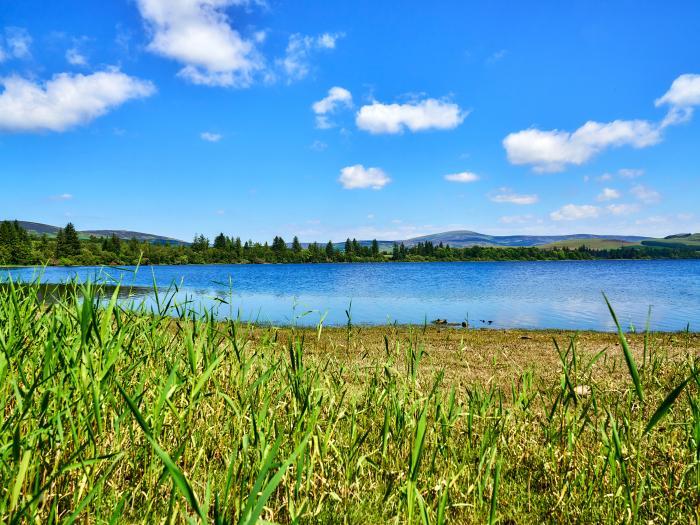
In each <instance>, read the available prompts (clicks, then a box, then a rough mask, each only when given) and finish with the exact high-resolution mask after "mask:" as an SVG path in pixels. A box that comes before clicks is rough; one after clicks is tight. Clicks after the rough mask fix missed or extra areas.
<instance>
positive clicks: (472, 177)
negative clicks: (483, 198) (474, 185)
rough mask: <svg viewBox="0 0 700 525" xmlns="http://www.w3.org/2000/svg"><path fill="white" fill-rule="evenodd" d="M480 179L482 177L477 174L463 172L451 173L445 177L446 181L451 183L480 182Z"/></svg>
mask: <svg viewBox="0 0 700 525" xmlns="http://www.w3.org/2000/svg"><path fill="white" fill-rule="evenodd" d="M479 178H480V177H479V176H478V175H477V174H476V173H472V172H471V171H462V172H459V173H450V174H449V175H445V180H447V181H450V182H462V183H467V182H476V181H478V180H479Z"/></svg>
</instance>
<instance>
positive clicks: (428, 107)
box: [355, 98, 468, 134]
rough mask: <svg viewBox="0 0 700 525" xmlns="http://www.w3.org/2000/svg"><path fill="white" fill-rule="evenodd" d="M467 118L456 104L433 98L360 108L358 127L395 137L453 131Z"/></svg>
mask: <svg viewBox="0 0 700 525" xmlns="http://www.w3.org/2000/svg"><path fill="white" fill-rule="evenodd" d="M467 114H468V112H466V111H463V110H462V109H461V108H460V107H459V106H458V105H457V104H454V103H452V102H448V101H444V100H437V99H434V98H428V99H425V100H423V101H418V102H413V103H407V104H382V103H381V102H373V103H372V104H369V105H366V106H362V107H361V108H360V111H359V112H358V113H357V116H356V118H355V123H356V124H357V127H358V128H360V129H362V130H365V131H368V132H370V133H374V134H379V133H391V134H395V133H402V132H403V131H404V130H406V129H408V130H409V131H413V132H416V131H427V130H430V129H440V130H444V129H454V128H456V127H457V126H459V125H460V124H461V123H462V122H463V121H464V119H465V118H466V116H467Z"/></svg>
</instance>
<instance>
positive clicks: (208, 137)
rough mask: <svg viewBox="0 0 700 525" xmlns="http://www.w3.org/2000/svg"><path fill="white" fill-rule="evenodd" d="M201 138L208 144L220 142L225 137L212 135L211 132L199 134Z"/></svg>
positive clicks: (216, 134)
mask: <svg viewBox="0 0 700 525" xmlns="http://www.w3.org/2000/svg"><path fill="white" fill-rule="evenodd" d="M199 137H200V138H201V139H202V140H205V141H207V142H219V141H220V140H221V139H222V138H223V135H221V134H219V133H212V132H211V131H203V132H202V133H200V134H199Z"/></svg>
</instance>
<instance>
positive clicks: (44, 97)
mask: <svg viewBox="0 0 700 525" xmlns="http://www.w3.org/2000/svg"><path fill="white" fill-rule="evenodd" d="M0 85H2V86H3V87H4V91H3V92H2V93H0V131H9V132H38V131H65V130H67V129H69V128H72V127H74V126H77V125H80V124H85V123H87V122H90V121H92V120H94V119H96V118H97V117H100V116H102V115H104V114H105V113H107V112H108V111H110V110H111V109H113V108H115V107H117V106H119V105H121V104H123V103H124V102H126V101H128V100H131V99H136V98H144V97H148V96H150V95H152V94H153V93H155V91H156V90H155V87H154V86H153V84H152V83H151V82H149V81H145V80H140V79H138V78H134V77H130V76H128V75H126V74H124V73H122V72H120V71H117V70H111V71H100V72H97V73H92V74H90V75H71V74H68V73H61V74H58V75H55V76H54V77H53V78H52V79H51V80H49V81H47V82H44V83H37V82H33V81H31V80H27V79H24V78H21V77H18V76H12V77H6V78H0Z"/></svg>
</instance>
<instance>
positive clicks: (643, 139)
mask: <svg viewBox="0 0 700 525" xmlns="http://www.w3.org/2000/svg"><path fill="white" fill-rule="evenodd" d="M655 105H656V106H657V107H660V106H670V108H669V110H668V113H667V114H666V116H665V117H664V118H663V119H662V120H661V122H658V123H656V122H650V121H648V120H614V121H612V122H595V121H588V122H586V123H585V124H584V125H583V126H581V127H580V128H578V129H577V130H575V131H573V132H570V131H563V130H557V129H554V130H547V131H543V130H540V129H537V128H531V129H526V130H522V131H518V132H515V133H510V134H509V135H508V136H506V138H505V139H503V147H504V148H505V149H506V153H507V155H508V160H509V161H510V162H511V163H512V164H528V165H531V166H533V167H534V169H535V170H536V171H541V172H542V171H562V170H564V169H565V168H566V167H567V166H568V165H577V166H578V165H581V164H584V163H586V162H588V161H589V160H591V159H592V158H593V157H594V156H596V155H597V154H599V153H601V152H602V151H604V150H606V149H608V148H614V147H620V146H632V147H634V148H646V147H648V146H653V145H654V144H657V143H658V142H660V141H661V134H662V132H663V130H664V129H665V128H666V127H668V126H671V125H675V124H680V123H681V122H685V121H687V120H689V119H690V118H691V117H692V115H693V109H694V107H695V106H698V105H700V75H694V74H685V75H681V76H679V77H678V78H676V79H675V80H674V81H673V83H672V84H671V88H670V89H669V90H668V91H667V92H666V93H665V94H664V95H663V96H661V97H660V98H658V99H656V101H655Z"/></svg>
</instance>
